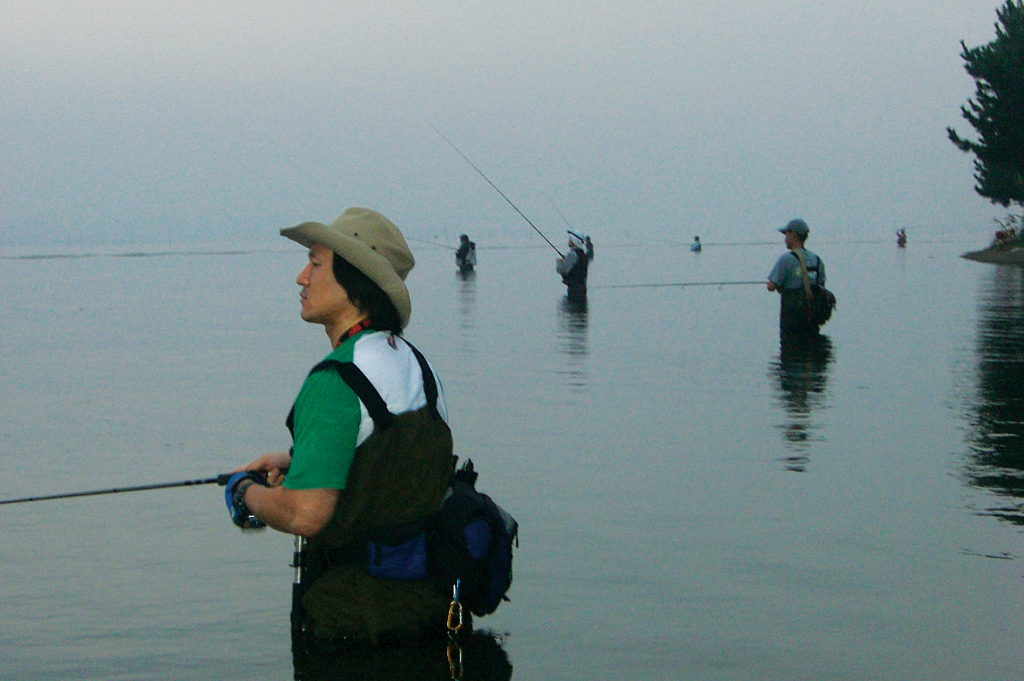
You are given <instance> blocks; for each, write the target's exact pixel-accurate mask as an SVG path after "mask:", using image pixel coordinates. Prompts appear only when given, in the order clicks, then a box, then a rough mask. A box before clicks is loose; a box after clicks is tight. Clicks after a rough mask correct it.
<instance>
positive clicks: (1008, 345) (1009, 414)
mask: <svg viewBox="0 0 1024 681" xmlns="http://www.w3.org/2000/svg"><path fill="white" fill-rule="evenodd" d="M975 354H976V357H977V377H978V382H977V392H976V395H975V396H974V398H973V401H972V403H970V404H969V405H968V412H969V413H968V419H969V420H970V422H971V430H970V433H969V435H968V444H969V446H970V449H971V455H970V459H969V461H968V464H967V468H966V475H967V479H968V481H969V483H970V484H972V485H976V486H978V487H981V488H984V489H987V490H990V491H991V492H993V493H994V494H995V495H996V498H997V499H998V503H997V504H996V505H994V506H991V507H989V508H987V509H986V510H985V511H984V513H985V514H986V515H992V516H995V517H997V518H1001V519H1003V520H1009V521H1011V522H1013V523H1016V524H1018V525H1024V268H1020V267H1012V266H997V267H995V268H994V272H993V275H992V279H991V281H990V283H989V285H988V286H987V287H985V289H984V290H983V291H982V293H981V300H980V302H979V311H978V338H977V348H976V351H975Z"/></svg>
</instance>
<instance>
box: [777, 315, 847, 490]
mask: <svg viewBox="0 0 1024 681" xmlns="http://www.w3.org/2000/svg"><path fill="white" fill-rule="evenodd" d="M831 363H832V341H831V340H830V339H829V337H828V336H821V335H810V336H808V335H789V334H785V335H783V336H782V337H781V338H780V340H779V357H778V360H776V361H775V362H773V363H772V364H771V373H772V375H773V376H774V377H775V381H776V384H777V387H778V390H779V392H778V400H779V403H780V404H781V406H782V409H783V411H784V412H785V415H786V421H785V422H784V423H782V424H780V425H779V426H778V428H779V430H781V431H782V436H783V439H784V442H785V445H786V449H787V451H788V452H789V453H788V454H787V456H786V457H785V458H784V459H783V461H784V463H785V466H786V468H787V469H788V470H791V471H796V472H804V471H805V470H807V464H808V462H809V461H810V451H811V443H812V442H813V441H814V440H815V439H819V438H818V437H817V436H816V434H815V431H817V430H818V428H819V427H820V426H819V425H818V424H816V423H815V422H814V413H815V412H816V411H820V410H822V409H824V407H825V390H826V386H827V383H828V368H829V365H830V364H831Z"/></svg>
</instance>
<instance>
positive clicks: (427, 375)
mask: <svg viewBox="0 0 1024 681" xmlns="http://www.w3.org/2000/svg"><path fill="white" fill-rule="evenodd" d="M402 340H405V339H404V338H403V339H402ZM405 344H406V345H408V346H409V349H410V350H412V354H414V355H416V361H417V362H419V365H420V372H421V373H422V374H423V392H424V393H426V396H427V404H429V405H430V411H431V413H432V414H433V415H434V416H435V417H436V418H441V414H440V412H438V411H437V396H438V392H437V380H436V379H435V378H434V372H433V371H431V370H430V365H429V364H427V358H426V357H424V356H423V353H422V352H420V351H419V350H417V349H416V346H414V345H413V344H412V343H410V342H409V341H405Z"/></svg>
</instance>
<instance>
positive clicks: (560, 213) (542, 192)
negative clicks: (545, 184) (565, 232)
mask: <svg viewBox="0 0 1024 681" xmlns="http://www.w3.org/2000/svg"><path fill="white" fill-rule="evenodd" d="M541 194H543V195H544V198H545V199H547V200H548V203H550V204H551V207H552V208H554V209H555V212H556V213H558V215H559V216H561V218H562V221H563V222H564V223H565V224H566V226H568V227H569V229H570V230H572V231H573V232H575V231H576V228H575V227H573V226H572V225H570V224H569V218H567V217H565V214H564V213H562V211H560V210H559V209H558V206H556V205H555V202H554V201H552V200H551V197H550V196H548V195H547V193H546V192H544V191H541Z"/></svg>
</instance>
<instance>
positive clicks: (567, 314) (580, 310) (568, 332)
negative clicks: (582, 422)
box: [558, 296, 590, 392]
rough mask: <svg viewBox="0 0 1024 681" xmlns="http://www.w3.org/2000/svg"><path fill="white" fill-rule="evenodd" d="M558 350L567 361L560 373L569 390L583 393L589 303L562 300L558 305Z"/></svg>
mask: <svg viewBox="0 0 1024 681" xmlns="http://www.w3.org/2000/svg"><path fill="white" fill-rule="evenodd" d="M558 321H559V329H558V345H559V347H558V350H559V352H560V354H562V355H564V356H565V358H566V360H565V362H564V364H563V365H562V368H561V369H559V370H558V373H559V374H560V375H562V376H565V380H566V383H567V385H568V386H569V389H570V390H572V391H574V392H582V391H583V390H585V389H586V387H587V364H586V360H587V356H588V355H589V354H590V350H589V349H588V347H587V302H586V300H584V301H582V302H580V301H576V300H573V299H571V298H569V297H568V296H566V297H564V298H562V300H561V301H560V302H559V304H558Z"/></svg>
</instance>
